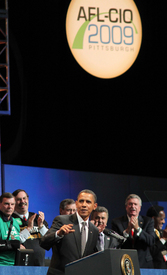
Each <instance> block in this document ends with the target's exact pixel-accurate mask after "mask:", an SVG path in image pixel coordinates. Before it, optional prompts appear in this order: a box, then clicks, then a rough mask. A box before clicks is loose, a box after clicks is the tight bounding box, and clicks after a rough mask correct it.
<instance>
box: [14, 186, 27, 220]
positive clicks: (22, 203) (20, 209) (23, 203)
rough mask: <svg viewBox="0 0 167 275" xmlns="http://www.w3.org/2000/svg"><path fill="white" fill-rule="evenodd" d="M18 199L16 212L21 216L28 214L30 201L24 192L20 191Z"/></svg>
mask: <svg viewBox="0 0 167 275" xmlns="http://www.w3.org/2000/svg"><path fill="white" fill-rule="evenodd" d="M15 199H16V206H15V211H16V212H17V213H19V214H22V215H23V214H26V213H27V211H28V205H29V200H28V197H27V195H26V193H25V192H24V191H20V192H19V193H18V194H17V196H16V197H15Z"/></svg>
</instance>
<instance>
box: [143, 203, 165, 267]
mask: <svg viewBox="0 0 167 275" xmlns="http://www.w3.org/2000/svg"><path fill="white" fill-rule="evenodd" d="M147 216H148V217H151V218H152V219H153V220H154V231H155V235H156V236H155V244H154V245H153V246H151V248H150V251H151V254H152V257H153V263H154V268H156V269H167V226H166V227H165V229H164V230H162V227H163V225H164V224H165V211H164V207H163V206H159V205H154V206H151V207H150V208H149V209H148V210H147Z"/></svg>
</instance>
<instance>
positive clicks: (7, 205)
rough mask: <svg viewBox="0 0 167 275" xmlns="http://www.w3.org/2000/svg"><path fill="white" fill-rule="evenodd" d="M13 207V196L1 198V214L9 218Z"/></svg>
mask: <svg viewBox="0 0 167 275" xmlns="http://www.w3.org/2000/svg"><path fill="white" fill-rule="evenodd" d="M14 208H15V198H3V201H2V202H1V203H0V210H1V211H2V212H3V214H4V215H5V216H6V217H8V218H10V216H11V215H12V214H13V212H14Z"/></svg>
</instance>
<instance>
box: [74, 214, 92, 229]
mask: <svg viewBox="0 0 167 275" xmlns="http://www.w3.org/2000/svg"><path fill="white" fill-rule="evenodd" d="M76 214H77V218H78V222H79V224H81V223H82V222H86V225H87V226H88V221H89V218H88V219H87V220H86V221H84V220H83V219H82V218H81V216H80V215H79V214H78V212H76Z"/></svg>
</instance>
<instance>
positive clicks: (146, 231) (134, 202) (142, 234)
mask: <svg viewBox="0 0 167 275" xmlns="http://www.w3.org/2000/svg"><path fill="white" fill-rule="evenodd" d="M141 205H142V201H141V198H140V197H139V196H137V195H135V194H130V195H129V196H128V197H127V198H126V201H125V207H126V212H127V215H125V216H122V217H120V218H116V219H113V220H112V223H111V227H112V229H113V230H114V231H116V232H117V233H119V234H120V235H123V236H124V237H125V238H127V239H126V241H125V242H124V244H123V245H122V249H136V250H137V252H138V259H139V265H140V268H153V259H152V256H151V253H150V249H149V248H150V247H151V246H152V245H153V244H154V239H155V234H154V223H153V220H152V219H151V218H149V217H145V216H140V215H139V213H140V210H141Z"/></svg>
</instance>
